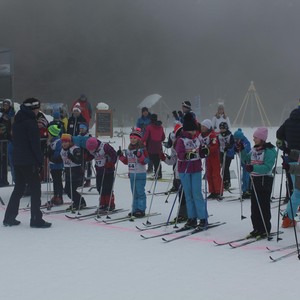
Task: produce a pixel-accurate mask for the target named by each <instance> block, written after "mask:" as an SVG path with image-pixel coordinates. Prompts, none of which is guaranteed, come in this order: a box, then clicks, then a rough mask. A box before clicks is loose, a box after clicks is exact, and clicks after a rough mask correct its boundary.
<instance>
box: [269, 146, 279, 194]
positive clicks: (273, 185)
mask: <svg viewBox="0 0 300 300" xmlns="http://www.w3.org/2000/svg"><path fill="white" fill-rule="evenodd" d="M278 153H279V148H277V151H276V159H275V166H274V168H273V178H274V179H273V183H272V194H271V199H274V187H275V184H274V183H275V176H276V168H277V160H278Z"/></svg>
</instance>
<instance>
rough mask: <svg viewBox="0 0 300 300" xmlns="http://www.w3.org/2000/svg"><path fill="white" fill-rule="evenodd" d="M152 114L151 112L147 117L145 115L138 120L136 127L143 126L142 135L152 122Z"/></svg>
mask: <svg viewBox="0 0 300 300" xmlns="http://www.w3.org/2000/svg"><path fill="white" fill-rule="evenodd" d="M150 117H151V114H150V113H149V114H148V116H147V117H144V116H143V115H142V116H141V117H140V118H138V120H137V122H136V127H138V128H141V131H142V135H144V134H145V132H146V127H147V126H148V125H149V124H150V123H151V119H150Z"/></svg>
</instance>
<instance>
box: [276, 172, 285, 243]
mask: <svg viewBox="0 0 300 300" xmlns="http://www.w3.org/2000/svg"><path fill="white" fill-rule="evenodd" d="M282 182H283V169H282V170H281V177H280V189H279V203H278V215H277V234H276V239H277V242H278V241H280V240H282V238H280V237H279V222H280V208H281V196H282Z"/></svg>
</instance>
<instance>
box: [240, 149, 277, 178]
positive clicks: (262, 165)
mask: <svg viewBox="0 0 300 300" xmlns="http://www.w3.org/2000/svg"><path fill="white" fill-rule="evenodd" d="M276 155H277V152H276V148H275V146H274V145H272V144H271V143H265V144H264V145H263V146H262V147H255V146H254V147H253V148H252V149H251V150H250V152H248V153H247V152H246V150H245V149H243V150H242V152H241V159H242V162H244V163H245V164H251V165H253V172H251V174H252V175H254V176H263V175H271V174H272V170H273V167H274V164H275V160H276Z"/></svg>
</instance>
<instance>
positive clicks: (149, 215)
mask: <svg viewBox="0 0 300 300" xmlns="http://www.w3.org/2000/svg"><path fill="white" fill-rule="evenodd" d="M158 215H160V213H157V212H154V213H150V214H146V215H145V216H143V217H135V216H129V215H127V216H123V217H120V218H115V219H110V220H99V219H98V218H95V221H97V222H103V223H105V224H108V225H109V224H117V223H121V222H126V221H131V222H133V221H134V220H136V219H144V218H148V217H154V216H158Z"/></svg>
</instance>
